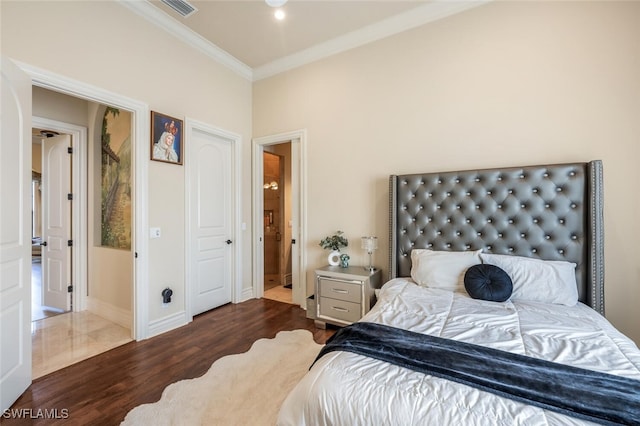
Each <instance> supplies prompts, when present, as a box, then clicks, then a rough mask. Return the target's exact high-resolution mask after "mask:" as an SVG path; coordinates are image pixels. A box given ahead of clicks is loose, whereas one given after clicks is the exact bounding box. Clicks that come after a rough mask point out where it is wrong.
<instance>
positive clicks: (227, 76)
mask: <svg viewBox="0 0 640 426" xmlns="http://www.w3.org/2000/svg"><path fill="white" fill-rule="evenodd" d="M1 8H2V9H1V19H2V21H1V40H2V54H3V55H6V56H8V57H9V58H12V59H15V60H18V61H21V62H24V63H27V64H30V65H33V66H35V67H38V68H42V69H45V70H47V71H49V72H53V73H57V74H60V75H62V76H65V77H68V78H71V79H74V80H78V81H80V82H83V83H87V84H90V85H93V86H96V87H99V88H101V89H104V90H108V91H111V92H113V93H116V94H121V95H124V96H126V97H128V98H130V99H134V100H136V101H138V102H143V103H146V104H148V105H149V107H150V109H151V110H153V111H158V112H162V113H164V114H167V115H170V116H173V117H189V118H192V119H195V120H198V121H200V122H203V123H207V124H209V125H212V126H215V127H218V128H221V129H224V130H226V131H229V132H232V133H235V134H239V135H241V137H242V140H243V143H244V147H243V149H242V171H243V175H242V182H243V185H244V186H243V191H242V196H241V197H242V200H241V203H242V206H243V210H242V212H241V216H242V217H241V218H240V221H241V222H246V223H251V222H250V219H251V210H250V206H251V199H250V193H251V191H250V187H249V185H250V181H251V179H250V173H251V156H250V139H251V83H250V82H249V81H247V80H246V79H244V78H242V77H240V76H238V75H237V74H236V73H234V72H233V71H230V70H229V69H228V68H226V67H224V66H222V65H219V64H217V63H215V62H214V61H213V60H211V59H210V58H208V57H206V56H205V55H202V54H201V53H199V52H198V51H197V50H195V49H192V48H190V47H187V46H186V45H185V44H184V43H182V42H180V41H178V40H177V39H176V38H174V37H173V36H171V35H170V34H169V33H167V32H165V31H163V30H161V29H159V28H157V27H156V26H154V25H153V24H151V23H149V22H148V21H146V20H145V19H143V18H141V17H138V16H137V15H135V14H134V13H132V12H131V11H129V10H128V9H126V8H125V7H123V6H122V5H120V4H118V2H102V1H101V2H94V1H86V2H66V1H65V2H52V1H42V2H31V1H30V2H20V1H2V3H1ZM186 149H187V150H188V149H189V147H188V145H187V147H186ZM142 155H143V157H144V156H147V158H148V155H149V154H148V153H144V152H143V153H142ZM143 161H144V160H143ZM184 185H185V166H176V165H172V164H165V163H160V162H149V187H148V188H144V190H145V191H148V199H149V206H148V222H149V226H153V227H160V228H162V237H161V238H159V239H153V240H150V241H149V253H148V257H149V259H150V263H149V271H148V272H149V300H148V305H149V318H148V320H149V321H151V322H153V321H159V320H162V319H163V318H168V317H171V316H172V315H175V314H177V313H180V312H182V311H184V309H185V294H184V290H185V278H184V277H185V256H184V253H185V237H184V230H185V204H184V200H185V195H184ZM250 241H251V240H250V235H249V232H246V233H244V234H243V238H242V241H241V242H240V244H241V246H242V256H241V259H251V249H250V245H249V244H250ZM242 279H243V287H244V288H250V287H251V282H250V280H251V263H250V262H244V263H243V265H242ZM167 286H171V287H172V288H173V290H174V297H173V301H172V303H171V305H170V306H169V307H167V308H164V309H163V308H162V306H161V305H162V304H161V302H162V298H161V291H162V289H163V288H165V287H167Z"/></svg>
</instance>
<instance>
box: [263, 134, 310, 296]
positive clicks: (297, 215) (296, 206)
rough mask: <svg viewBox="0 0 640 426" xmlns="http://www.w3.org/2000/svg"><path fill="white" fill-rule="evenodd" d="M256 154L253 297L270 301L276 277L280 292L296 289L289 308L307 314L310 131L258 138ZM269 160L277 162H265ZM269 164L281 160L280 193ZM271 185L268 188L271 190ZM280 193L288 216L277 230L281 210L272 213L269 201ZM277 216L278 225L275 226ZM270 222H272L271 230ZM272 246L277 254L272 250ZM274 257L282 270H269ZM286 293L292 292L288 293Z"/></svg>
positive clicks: (278, 181) (282, 208)
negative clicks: (307, 152)
mask: <svg viewBox="0 0 640 426" xmlns="http://www.w3.org/2000/svg"><path fill="white" fill-rule="evenodd" d="M252 148H253V159H254V161H253V176H254V181H253V185H252V189H253V223H254V229H255V231H256V232H255V234H256V241H255V243H254V245H253V254H254V256H253V259H254V263H253V270H254V276H253V282H254V289H253V290H254V297H256V298H262V297H267V294H266V292H267V291H269V286H270V285H272V284H271V283H270V281H269V279H271V277H272V276H273V280H274V283H275V284H276V285H277V288H279V289H283V290H284V289H285V287H284V286H287V287H288V286H289V285H290V286H291V300H290V301H288V300H287V302H288V303H293V304H296V305H299V306H301V307H302V308H303V309H304V308H306V294H307V293H308V289H307V279H306V274H305V272H304V266H303V265H305V263H306V262H305V250H304V241H305V235H306V215H305V209H306V198H305V193H306V191H305V158H306V156H305V153H306V130H296V131H292V132H288V133H282V134H277V135H272V136H265V137H260V138H256V139H254V140H253V147H252ZM265 155H272V156H269V157H265ZM274 156H275V157H274ZM265 158H266V159H267V161H269V159H275V158H279V160H278V161H279V165H278V166H277V168H278V170H279V171H280V175H279V177H278V180H277V181H276V185H277V186H278V191H275V190H274V189H271V188H273V186H272V180H270V176H271V175H275V174H276V173H275V172H272V171H267V170H265V168H270V167H271V166H269V165H268V164H265ZM267 184H269V188H266V186H267ZM281 188H282V189H281ZM277 192H280V193H283V195H281V196H280V198H279V199H278V203H279V204H278V209H279V210H280V212H284V214H279V215H278V216H279V217H277V226H276V223H275V221H276V215H275V213H276V212H275V210H276V207H273V208H267V206H268V205H269V203H271V202H272V201H270V200H269V199H270V197H272V196H273V197H274V198H277V197H275V194H276V193H277ZM272 194H273V195H272ZM271 210H273V212H271ZM272 213H273V215H272ZM272 216H273V221H274V223H271V222H272V219H271V217H272ZM267 222H269V227H268V228H267V226H266V224H267ZM276 228H277V229H276ZM278 239H279V241H278ZM272 246H274V247H275V249H273V250H272V249H271V247H272ZM276 250H277V252H276ZM265 256H267V257H265ZM273 257H277V259H279V262H278V263H276V262H274V263H275V264H276V265H277V266H275V267H271V266H268V267H265V265H266V263H267V262H269V261H270V260H269V259H270V258H273ZM267 272H273V274H266V273H267ZM265 274H266V275H265ZM286 291H287V292H288V291H289V290H288V289H286Z"/></svg>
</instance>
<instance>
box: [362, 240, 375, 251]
mask: <svg viewBox="0 0 640 426" xmlns="http://www.w3.org/2000/svg"><path fill="white" fill-rule="evenodd" d="M361 247H362V248H363V249H365V250H366V251H368V252H371V251H374V250H377V249H378V238H377V237H362V239H361Z"/></svg>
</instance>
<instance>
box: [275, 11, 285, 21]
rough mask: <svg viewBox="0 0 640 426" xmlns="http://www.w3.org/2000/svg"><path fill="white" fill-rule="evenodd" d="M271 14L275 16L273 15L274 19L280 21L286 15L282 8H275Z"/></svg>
mask: <svg viewBox="0 0 640 426" xmlns="http://www.w3.org/2000/svg"><path fill="white" fill-rule="evenodd" d="M273 16H275V17H276V19H277V20H278V21H282V20H283V19H284V17H285V16H287V15H286V14H285V13H284V10H282V9H277V10H276V11H275V12H274V13H273Z"/></svg>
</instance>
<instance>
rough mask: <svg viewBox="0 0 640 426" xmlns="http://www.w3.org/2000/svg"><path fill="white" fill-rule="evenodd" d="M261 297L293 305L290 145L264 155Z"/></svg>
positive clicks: (273, 148) (270, 148) (278, 146)
mask: <svg viewBox="0 0 640 426" xmlns="http://www.w3.org/2000/svg"><path fill="white" fill-rule="evenodd" d="M262 155H263V157H262V158H263V182H264V184H263V203H264V223H263V235H264V297H265V299H272V300H277V301H280V302H285V303H292V302H293V294H292V286H293V285H292V268H291V266H292V262H291V255H292V250H291V246H292V236H291V230H292V226H293V222H292V219H291V211H292V206H291V143H290V142H286V143H281V144H275V145H269V146H267V147H265V149H264V152H263V154H262Z"/></svg>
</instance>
